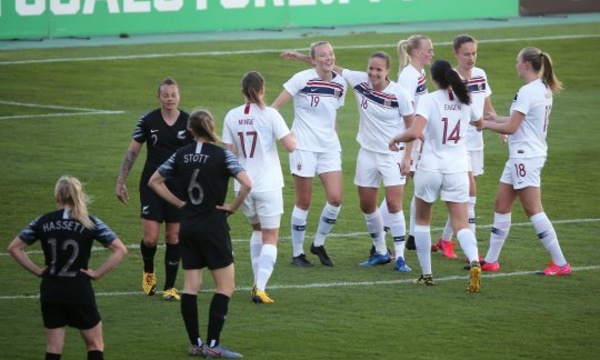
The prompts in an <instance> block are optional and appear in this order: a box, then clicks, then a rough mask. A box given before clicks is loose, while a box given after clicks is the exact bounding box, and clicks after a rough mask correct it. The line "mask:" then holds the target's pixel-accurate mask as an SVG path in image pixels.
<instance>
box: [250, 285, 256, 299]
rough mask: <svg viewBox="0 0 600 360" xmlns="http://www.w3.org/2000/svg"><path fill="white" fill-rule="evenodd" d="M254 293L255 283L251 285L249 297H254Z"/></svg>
mask: <svg viewBox="0 0 600 360" xmlns="http://www.w3.org/2000/svg"><path fill="white" fill-rule="evenodd" d="M254 295H256V283H254V285H252V290H250V298H251V299H252V298H254Z"/></svg>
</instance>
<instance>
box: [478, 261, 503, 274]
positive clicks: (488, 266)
mask: <svg viewBox="0 0 600 360" xmlns="http://www.w3.org/2000/svg"><path fill="white" fill-rule="evenodd" d="M481 270H483V271H493V272H498V271H500V264H498V262H497V261H495V262H493V263H489V262H486V261H485V260H483V261H482V262H481Z"/></svg>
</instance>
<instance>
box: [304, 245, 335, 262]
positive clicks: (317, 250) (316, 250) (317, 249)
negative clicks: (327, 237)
mask: <svg viewBox="0 0 600 360" xmlns="http://www.w3.org/2000/svg"><path fill="white" fill-rule="evenodd" d="M310 252H311V253H313V254H315V255H317V256H318V257H319V260H320V261H321V264H323V265H325V266H329V267H332V266H333V260H331V258H330V257H329V255H327V251H325V247H324V246H322V245H321V246H315V244H311V245H310Z"/></svg>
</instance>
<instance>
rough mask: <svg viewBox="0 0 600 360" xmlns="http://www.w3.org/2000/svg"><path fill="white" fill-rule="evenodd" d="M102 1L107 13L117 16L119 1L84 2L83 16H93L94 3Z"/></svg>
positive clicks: (93, 0)
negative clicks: (106, 7)
mask: <svg viewBox="0 0 600 360" xmlns="http://www.w3.org/2000/svg"><path fill="white" fill-rule="evenodd" d="M98 1H104V2H106V5H107V6H108V12H109V13H111V14H118V13H119V12H120V10H119V0H86V1H85V3H84V4H83V13H84V14H86V15H87V14H93V13H94V9H95V7H96V2H98Z"/></svg>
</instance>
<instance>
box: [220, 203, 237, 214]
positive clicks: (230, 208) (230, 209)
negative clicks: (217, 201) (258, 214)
mask: <svg viewBox="0 0 600 360" xmlns="http://www.w3.org/2000/svg"><path fill="white" fill-rule="evenodd" d="M216 208H217V209H219V210H221V211H225V213H226V215H227V216H229V215H232V214H233V213H234V212H235V211H236V210H237V209H234V208H233V206H231V204H223V205H217V206H216Z"/></svg>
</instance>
